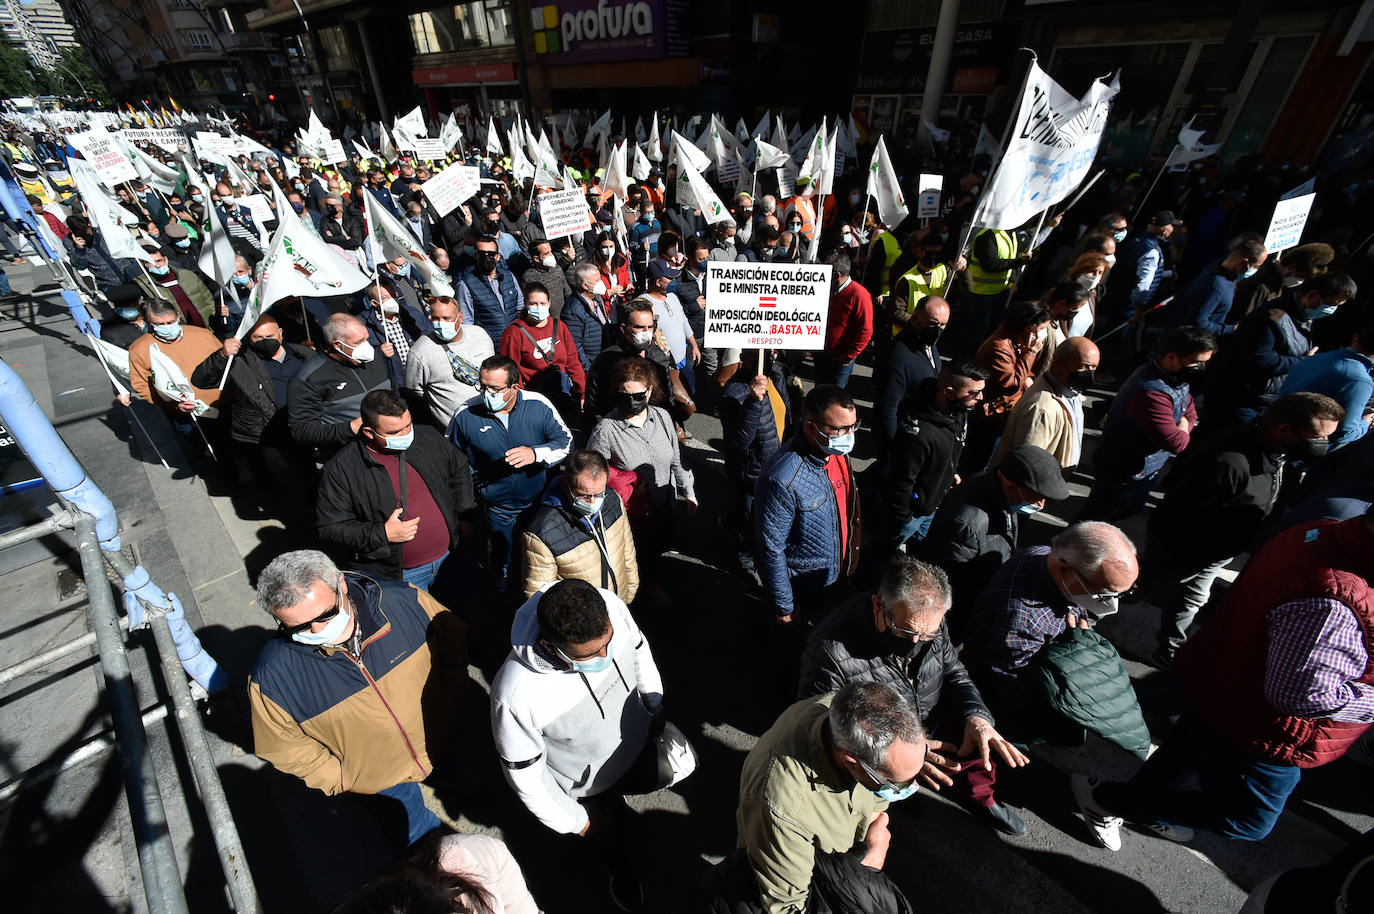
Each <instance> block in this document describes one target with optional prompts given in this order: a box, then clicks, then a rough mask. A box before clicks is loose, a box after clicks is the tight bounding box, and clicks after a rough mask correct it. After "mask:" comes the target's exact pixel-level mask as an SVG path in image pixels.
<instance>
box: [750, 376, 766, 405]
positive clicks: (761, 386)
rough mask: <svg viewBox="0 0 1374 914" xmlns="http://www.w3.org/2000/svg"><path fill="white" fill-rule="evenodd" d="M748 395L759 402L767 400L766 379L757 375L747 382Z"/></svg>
mask: <svg viewBox="0 0 1374 914" xmlns="http://www.w3.org/2000/svg"><path fill="white" fill-rule="evenodd" d="M749 393H750V395H751V396H752V397H753V398H754V399H755V400H758V401H760V402H762V401H763V400H766V399H768V378H767V377H765V376H764V375H757V376H756V377H755V378H754V380H752V381H750V382H749Z"/></svg>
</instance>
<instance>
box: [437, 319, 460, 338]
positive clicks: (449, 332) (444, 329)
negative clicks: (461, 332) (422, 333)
mask: <svg viewBox="0 0 1374 914" xmlns="http://www.w3.org/2000/svg"><path fill="white" fill-rule="evenodd" d="M434 332H435V333H437V334H438V335H439V339H441V340H443V341H444V342H445V343H447V342H449V341H451V340H452V339H453V338H454V337H456V336H458V322H457V321H435V322H434Z"/></svg>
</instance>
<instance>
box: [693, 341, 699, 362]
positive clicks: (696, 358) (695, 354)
mask: <svg viewBox="0 0 1374 914" xmlns="http://www.w3.org/2000/svg"><path fill="white" fill-rule="evenodd" d="M692 364H693V365H700V364H701V349H700V348H698V346H697V344H696V341H695V340H693V341H692Z"/></svg>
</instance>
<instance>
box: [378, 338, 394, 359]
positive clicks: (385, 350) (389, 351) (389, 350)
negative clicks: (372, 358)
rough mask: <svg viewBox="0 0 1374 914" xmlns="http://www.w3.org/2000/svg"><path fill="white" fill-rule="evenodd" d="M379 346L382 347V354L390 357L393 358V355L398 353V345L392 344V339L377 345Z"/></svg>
mask: <svg viewBox="0 0 1374 914" xmlns="http://www.w3.org/2000/svg"><path fill="white" fill-rule="evenodd" d="M377 348H378V349H380V350H381V353H382V355H384V356H386V357H387V358H388V359H389V358H391V357H392V356H394V355H395V354H396V347H395V346H393V345H391V341H390V340H388V341H387V342H385V343H383V344H382V345H381V346H379V347H377Z"/></svg>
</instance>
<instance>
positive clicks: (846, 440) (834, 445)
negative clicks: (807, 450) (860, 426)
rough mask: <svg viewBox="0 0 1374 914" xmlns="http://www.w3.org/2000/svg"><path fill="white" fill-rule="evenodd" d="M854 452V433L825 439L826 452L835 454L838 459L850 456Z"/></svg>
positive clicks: (830, 436) (828, 436) (829, 436)
mask: <svg viewBox="0 0 1374 914" xmlns="http://www.w3.org/2000/svg"><path fill="white" fill-rule="evenodd" d="M852 450H854V433H853V432H845V433H844V434H843V435H827V436H826V438H825V452H826V453H827V454H834V455H836V456H837V457H838V456H843V455H844V454H848V453H849V452H850V451H852Z"/></svg>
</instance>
